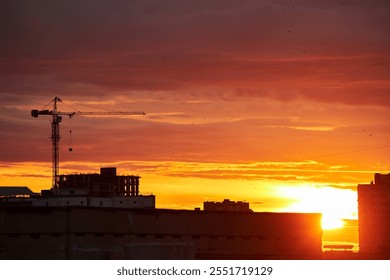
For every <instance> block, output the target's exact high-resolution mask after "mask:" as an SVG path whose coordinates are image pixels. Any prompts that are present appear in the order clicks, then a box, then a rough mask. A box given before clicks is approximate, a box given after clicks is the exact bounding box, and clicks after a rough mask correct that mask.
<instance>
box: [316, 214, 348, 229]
mask: <svg viewBox="0 0 390 280" xmlns="http://www.w3.org/2000/svg"><path fill="white" fill-rule="evenodd" d="M321 226H322V229H323V230H331V229H338V228H343V226H344V222H343V221H342V220H341V219H339V218H336V217H332V216H329V215H326V214H323V215H322V221H321Z"/></svg>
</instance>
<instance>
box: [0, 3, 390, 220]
mask: <svg viewBox="0 0 390 280" xmlns="http://www.w3.org/2000/svg"><path fill="white" fill-rule="evenodd" d="M389 26H390V4H389V2H388V1H387V0H383V1H379V0H373V1H363V0H362V1H334V0H319V1H309V0H297V1H287V0H286V1H283V0H280V1H277V0H275V1H271V0H269V1H266V0H265V1H255V0H252V1H251V0H234V1H233V0H208V1H195V0H192V1H189V0H188V1H187V0H164V1H158V0H142V1H141V0H139V1H119V0H118V1H102V0H98V1H87V0H82V1H80V0H79V1H57V0H46V1H32V0H31V1H27V0H25V1H15V0H12V1H11V0H10V1H1V3H0V38H1V43H0V110H1V114H0V126H1V131H0V135H1V138H0V166H1V167H0V185H3V186H7V185H8V186H10V185H11V186H29V187H30V188H31V189H33V190H34V191H39V190H40V189H48V188H50V184H51V142H50V139H49V135H50V117H49V116H39V118H37V119H35V118H32V117H31V116H30V111H31V110H32V109H39V110H41V109H43V108H44V107H45V106H46V105H47V104H48V103H49V102H50V101H51V100H52V99H53V98H54V97H55V96H58V97H60V98H61V99H62V101H63V104H59V110H61V111H73V110H74V109H72V108H76V109H77V110H80V111H101V110H100V108H103V109H105V110H120V111H145V112H146V115H145V116H127V117H106V116H100V117H82V116H76V117H74V118H72V119H69V118H67V117H64V119H63V122H62V123H61V136H62V138H61V150H60V173H61V174H63V173H65V174H68V173H74V172H77V173H79V172H99V168H100V167H101V166H117V168H118V173H120V174H137V175H139V176H141V177H142V179H141V191H142V192H144V193H154V194H155V195H156V196H157V198H156V202H157V206H158V207H162V208H186V209H187V208H188V209H191V208H193V207H201V206H202V202H203V201H206V200H222V199H224V198H230V199H232V200H245V201H248V202H250V203H251V208H252V209H254V210H256V211H304V212H323V213H324V215H328V216H330V217H338V218H356V205H357V203H356V199H357V196H356V186H357V184H358V183H369V182H370V181H371V180H372V178H373V173H375V172H383V173H388V172H390V159H389V155H390V28H389ZM46 108H47V109H51V108H52V104H50V105H49V106H48V107H46ZM69 130H72V142H73V152H68V146H69Z"/></svg>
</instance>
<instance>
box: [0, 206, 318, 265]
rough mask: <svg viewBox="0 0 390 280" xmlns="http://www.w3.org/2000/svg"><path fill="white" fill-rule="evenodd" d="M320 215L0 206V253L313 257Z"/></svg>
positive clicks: (87, 256) (41, 256) (33, 256)
mask: <svg viewBox="0 0 390 280" xmlns="http://www.w3.org/2000/svg"><path fill="white" fill-rule="evenodd" d="M321 247H322V229H321V215H320V214H308V213H256V212H218V211H211V212H208V211H189V210H162V209H119V208H96V207H93V208H92V207H88V208H86V207H49V208H43V207H16V208H15V207H12V208H11V207H0V259H321V258H322V250H321Z"/></svg>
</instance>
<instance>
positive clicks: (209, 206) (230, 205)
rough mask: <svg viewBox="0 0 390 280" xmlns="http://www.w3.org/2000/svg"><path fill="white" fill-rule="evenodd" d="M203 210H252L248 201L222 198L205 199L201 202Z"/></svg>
mask: <svg viewBox="0 0 390 280" xmlns="http://www.w3.org/2000/svg"><path fill="white" fill-rule="evenodd" d="M203 210H204V211H231V212H252V210H251V209H250V208H249V202H244V201H231V200H230V199H224V200H223V201H222V202H214V201H205V202H203Z"/></svg>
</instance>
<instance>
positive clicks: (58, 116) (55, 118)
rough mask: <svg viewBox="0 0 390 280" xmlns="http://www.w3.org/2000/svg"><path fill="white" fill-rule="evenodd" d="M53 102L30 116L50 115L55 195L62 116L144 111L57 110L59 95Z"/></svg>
mask: <svg viewBox="0 0 390 280" xmlns="http://www.w3.org/2000/svg"><path fill="white" fill-rule="evenodd" d="M51 102H53V110H31V116H32V117H34V118H37V117H38V116H39V115H49V116H52V121H51V137H50V139H51V143H52V188H53V190H54V192H55V193H56V195H58V194H59V191H58V187H59V186H58V173H59V161H60V160H59V158H60V139H61V135H60V123H61V121H62V116H63V115H66V116H68V117H69V118H71V117H73V116H76V115H84V116H92V115H145V112H142V111H139V112H123V111H108V112H81V111H73V112H61V111H57V103H58V102H62V101H61V99H60V98H59V97H57V96H56V97H54V99H53V100H52V101H51Z"/></svg>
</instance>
